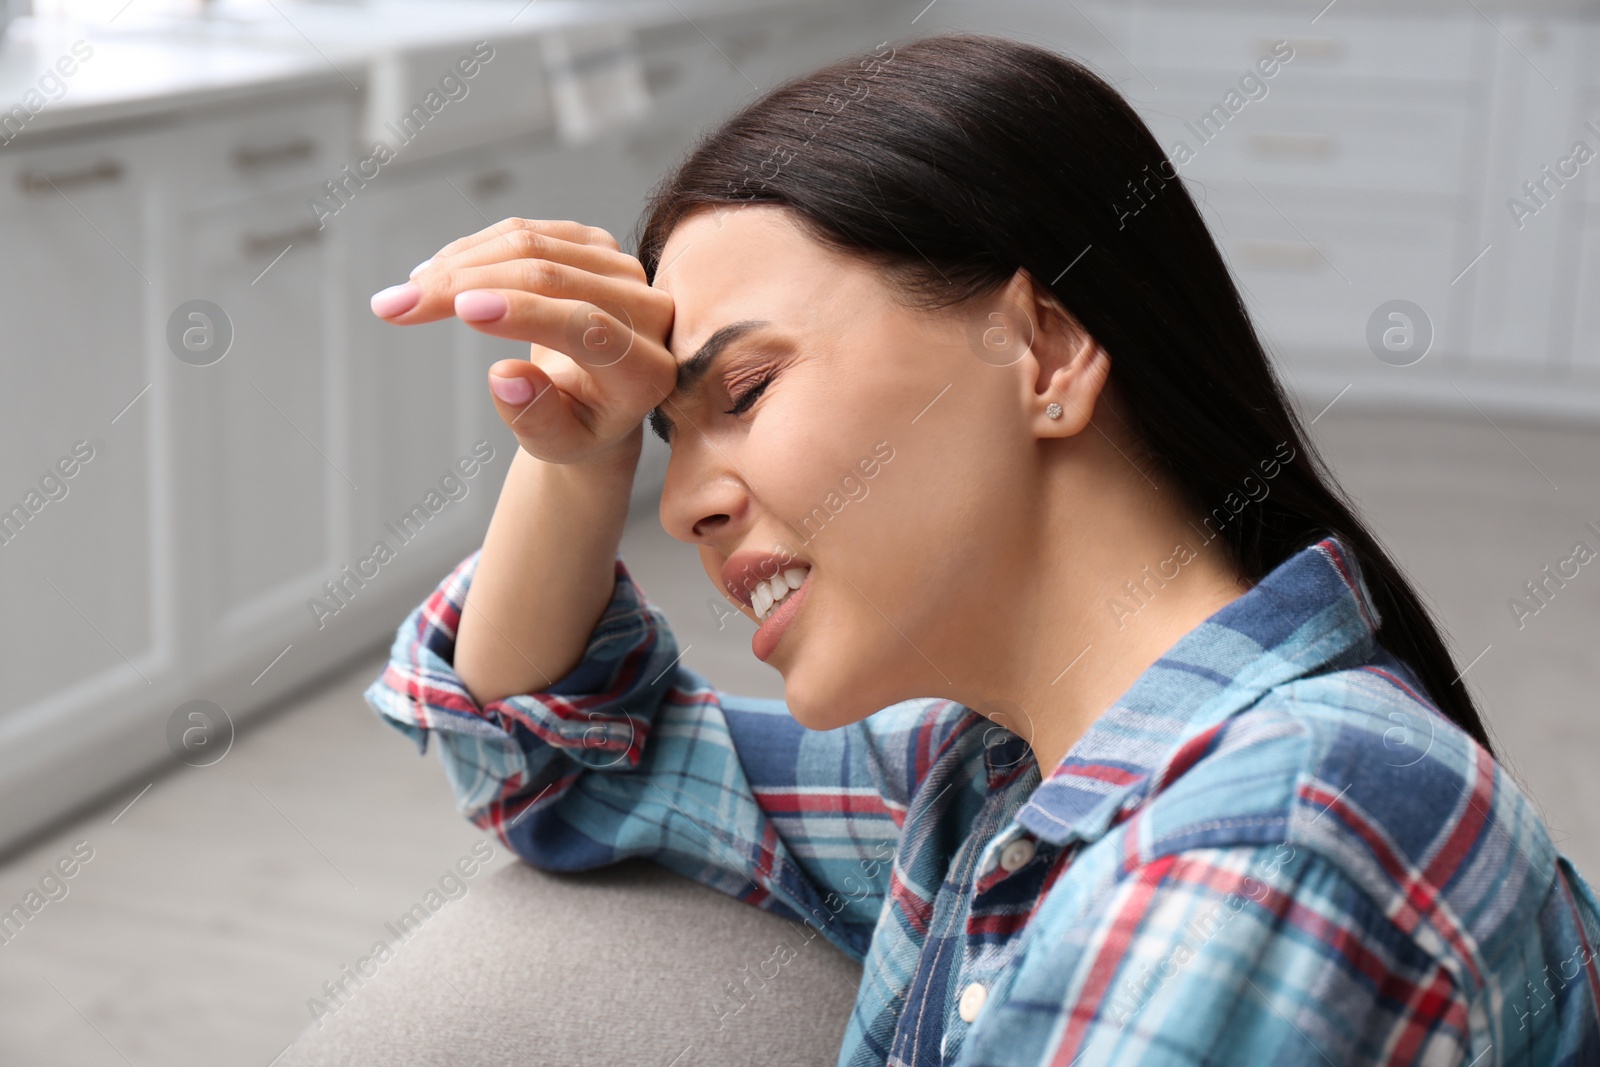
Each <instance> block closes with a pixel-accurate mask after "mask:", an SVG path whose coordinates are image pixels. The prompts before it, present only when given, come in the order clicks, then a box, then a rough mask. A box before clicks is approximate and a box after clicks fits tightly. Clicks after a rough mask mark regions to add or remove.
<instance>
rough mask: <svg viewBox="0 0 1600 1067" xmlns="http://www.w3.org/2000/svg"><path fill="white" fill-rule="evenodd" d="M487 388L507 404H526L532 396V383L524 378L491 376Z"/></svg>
mask: <svg viewBox="0 0 1600 1067" xmlns="http://www.w3.org/2000/svg"><path fill="white" fill-rule="evenodd" d="M489 388H490V389H492V390H493V391H494V395H495V396H497V397H499V398H500V399H501V400H504V401H505V402H506V403H507V404H526V403H527V402H528V398H529V397H531V396H533V383H532V382H530V381H528V379H526V378H502V377H500V375H498V374H491V375H489Z"/></svg>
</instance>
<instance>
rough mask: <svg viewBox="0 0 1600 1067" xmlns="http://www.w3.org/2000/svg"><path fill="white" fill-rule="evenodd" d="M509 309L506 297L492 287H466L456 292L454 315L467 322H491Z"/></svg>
mask: <svg viewBox="0 0 1600 1067" xmlns="http://www.w3.org/2000/svg"><path fill="white" fill-rule="evenodd" d="M510 310H511V305H510V304H508V303H506V298H505V297H503V296H501V295H500V294H499V293H497V292H495V291H493V290H492V289H468V290H467V291H466V292H464V293H457V294H456V315H457V317H459V318H463V319H466V320H467V321H468V322H492V321H493V320H495V319H498V318H499V317H500V316H502V315H504V314H505V313H506V312H507V311H510Z"/></svg>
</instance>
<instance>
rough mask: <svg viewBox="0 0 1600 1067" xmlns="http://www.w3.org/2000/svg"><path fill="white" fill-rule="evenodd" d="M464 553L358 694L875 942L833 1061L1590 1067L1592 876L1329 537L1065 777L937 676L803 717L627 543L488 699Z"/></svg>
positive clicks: (461, 749) (604, 859) (1596, 917)
mask: <svg viewBox="0 0 1600 1067" xmlns="http://www.w3.org/2000/svg"><path fill="white" fill-rule="evenodd" d="M476 563H477V556H476V554H474V555H473V556H470V557H468V558H467V559H466V560H465V561H463V562H462V563H461V565H460V566H459V567H457V568H456V570H455V571H454V572H453V573H452V574H450V575H449V577H448V578H446V580H445V581H444V582H443V583H442V584H441V586H440V587H439V589H438V590H437V591H436V592H435V593H434V594H433V595H432V596H431V597H429V598H428V600H427V601H426V602H425V603H424V604H422V605H421V606H420V607H419V608H418V609H417V610H416V611H415V612H413V613H412V614H411V615H410V616H409V617H408V618H407V619H406V620H405V622H404V624H403V625H402V626H401V627H400V630H399V633H398V635H397V637H396V640H395V642H394V646H393V649H392V659H391V662H390V664H389V665H388V667H387V668H386V670H385V671H384V673H383V674H382V676H381V677H380V678H379V679H378V680H377V681H376V682H374V683H373V685H372V686H371V687H370V688H369V689H368V690H367V693H366V696H367V699H368V701H369V702H370V703H371V704H372V705H373V707H374V708H376V709H377V711H379V712H380V713H381V714H382V715H383V716H384V717H385V718H386V721H389V722H391V723H392V724H393V725H395V726H396V727H397V728H399V729H400V730H402V731H404V732H405V733H407V734H408V735H410V736H411V737H412V738H413V739H414V740H415V741H416V743H417V744H418V746H419V748H421V749H424V750H425V749H426V746H427V738H428V736H429V733H430V732H432V733H434V734H436V735H437V737H438V740H439V742H440V744H441V747H442V754H443V757H444V765H445V768H446V771H447V773H448V776H449V778H450V781H451V784H452V786H453V788H454V790H455V792H456V795H457V798H458V801H459V804H460V807H461V809H462V810H463V811H464V812H465V813H466V814H467V815H468V816H469V817H470V818H471V819H472V820H473V821H474V822H475V823H476V824H477V825H479V826H480V827H483V828H484V829H485V830H489V831H493V832H494V833H496V834H497V835H498V836H499V837H500V838H501V839H502V840H503V841H504V842H505V843H506V844H507V846H508V847H510V848H511V849H513V850H514V851H516V852H517V853H518V854H520V855H521V856H522V857H524V858H525V859H526V860H527V861H528V862H530V863H532V864H534V865H535V866H538V867H541V868H545V869H551V870H580V869H585V868H592V867H598V866H602V865H605V864H609V863H612V862H614V861H616V860H618V859H620V858H622V857H625V856H646V857H649V858H651V859H652V860H653V861H655V862H657V863H659V864H661V865H663V866H665V867H668V868H670V869H672V870H675V871H677V872H679V873H681V874H683V875H686V876H688V877H690V878H692V879H694V880H696V881H698V882H700V883H702V884H704V885H707V886H710V887H712V888H714V889H716V890H719V891H721V892H724V893H728V894H731V895H733V896H735V897H737V898H739V899H741V900H744V901H747V902H749V903H751V904H753V905H755V906H757V907H759V908H762V909H765V910H767V911H770V912H773V913H775V914H778V915H781V916H784V917H787V918H789V919H791V920H795V921H797V922H801V923H804V924H805V925H804V926H803V927H798V926H797V927H794V928H793V929H794V931H795V933H796V934H797V935H803V936H804V937H805V938H806V939H809V938H812V937H815V936H817V935H818V934H820V935H821V936H822V937H824V938H826V939H827V940H828V941H829V942H831V943H832V944H834V945H836V946H837V947H838V948H840V949H842V950H843V951H844V952H845V953H847V954H848V955H850V956H851V957H852V958H854V959H856V960H858V961H861V962H863V964H864V968H863V975H862V983H861V986H860V988H859V992H858V995H857V998H856V1002H855V1007H854V1010H853V1012H852V1014H851V1017H850V1019H849V1021H848V1025H847V1028H846V1031H845V1038H844V1043H843V1047H842V1048H841V1050H840V1052H839V1058H838V1063H839V1064H840V1065H848V1067H855V1065H865V1064H889V1065H922V1064H935V1063H955V1064H959V1065H962V1067H980V1065H982V1067H1033V1065H1044V1064H1053V1065H1060V1067H1067V1065H1080V1067H1088V1065H1091V1064H1102V1063H1133V1062H1137V1063H1141V1064H1201V1063H1205V1064H1220V1065H1234V1064H1275V1065H1277V1064H1308V1065H1317V1067H1321V1065H1323V1064H1327V1065H1329V1067H1332V1065H1344V1064H1353V1063H1384V1064H1462V1065H1467V1064H1470V1065H1473V1067H1487V1065H1489V1064H1500V1063H1518V1064H1539V1065H1541V1067H1542V1065H1546V1064H1568V1065H1580V1064H1581V1065H1592V1064H1600V1027H1597V1021H1596V1020H1597V1011H1596V1004H1597V1000H1600V961H1597V960H1596V959H1595V955H1596V953H1597V952H1600V904H1597V901H1596V899H1595V895H1594V893H1593V891H1592V890H1591V889H1590V887H1589V886H1588V885H1587V884H1586V883H1585V882H1584V881H1583V879H1582V878H1581V877H1580V876H1579V875H1578V874H1577V872H1576V871H1575V870H1574V869H1573V867H1572V865H1571V863H1570V861H1568V860H1567V858H1566V857H1565V856H1563V855H1562V854H1561V853H1560V852H1559V851H1558V850H1557V848H1556V846H1555V845H1554V844H1553V843H1552V841H1551V838H1550V835H1549V833H1548V832H1547V830H1546V828H1545V826H1544V825H1543V823H1542V822H1541V821H1540V819H1539V818H1538V816H1537V814H1536V813H1535V810H1534V807H1533V804H1532V802H1531V801H1530V800H1529V798H1528V797H1527V795H1525V794H1524V793H1523V792H1522V791H1521V790H1520V789H1519V788H1518V787H1517V786H1516V784H1515V783H1514V782H1513V781H1512V780H1511V778H1510V777H1509V776H1508V775H1507V774H1506V772H1505V771H1504V770H1503V769H1502V768H1501V767H1500V766H1499V765H1497V764H1496V763H1495V762H1494V761H1493V760H1492V759H1490V757H1489V756H1488V754H1487V753H1485V752H1484V751H1483V749H1482V748H1480V747H1478V746H1477V745H1476V744H1474V743H1473V742H1472V741H1471V740H1470V739H1469V738H1468V737H1467V736H1466V735H1465V734H1464V733H1463V732H1462V731H1461V730H1459V729H1457V728H1456V727H1455V726H1454V725H1452V724H1451V723H1450V722H1449V721H1448V720H1446V719H1445V718H1444V717H1443V716H1441V715H1440V714H1439V713H1438V711H1437V710H1435V709H1434V708H1433V707H1432V706H1431V705H1430V704H1429V703H1428V702H1427V700H1426V699H1425V698H1424V697H1423V696H1422V695H1421V688H1420V686H1419V684H1418V682H1417V680H1416V678H1415V676H1414V675H1413V674H1412V672H1411V671H1409V670H1408V669H1407V668H1406V667H1405V666H1404V665H1403V664H1402V663H1401V662H1399V661H1398V660H1397V659H1396V658H1395V657H1394V656H1392V655H1391V654H1389V653H1388V652H1387V651H1386V650H1385V649H1384V648H1383V647H1381V646H1379V645H1378V644H1377V643H1376V642H1375V640H1374V630H1375V627H1376V625H1377V617H1376V615H1375V612H1374V609H1373V605H1372V603H1371V600H1370V599H1369V595H1368V592H1367V589H1366V587H1365V585H1364V584H1363V581H1362V578H1361V575H1360V573H1359V571H1358V570H1357V567H1356V562H1355V559H1354V557H1353V556H1352V554H1351V552H1350V551H1349V548H1348V546H1347V545H1346V544H1345V543H1343V542H1342V541H1340V540H1339V539H1338V538H1335V537H1330V538H1328V539H1326V540H1323V541H1322V542H1320V543H1318V544H1315V545H1312V546H1309V547H1307V548H1305V549H1302V550H1301V551H1299V552H1297V553H1296V554H1294V555H1293V556H1291V557H1290V558H1289V559H1287V560H1285V561H1284V562H1283V563H1282V564H1281V565H1280V566H1278V567H1277V568H1275V569H1274V570H1273V571H1272V572H1271V573H1270V574H1269V575H1267V576H1266V578H1265V579H1263V580H1262V581H1261V582H1260V583H1259V584H1257V585H1256V586H1255V587H1254V588H1252V589H1251V590H1250V591H1249V592H1247V593H1245V594H1244V595H1243V596H1241V597H1239V598H1238V599H1237V600H1235V601H1234V602H1232V603H1230V604H1228V605H1227V606H1225V607H1224V608H1222V609H1221V610H1219V611H1218V612H1216V613H1215V614H1214V615H1212V616H1211V617H1210V618H1209V619H1208V620H1207V621H1206V622H1204V623H1202V624H1201V625H1200V626H1198V627H1196V628H1195V629H1194V630H1192V631H1190V632H1189V633H1188V634H1186V635H1185V636H1184V637H1183V638H1181V639H1180V640H1179V641H1178V642H1177V643H1176V644H1175V645H1173V646H1172V648H1171V649H1169V650H1168V651H1167V652H1166V654H1165V655H1163V656H1162V657H1161V658H1160V659H1159V660H1158V661H1157V662H1156V663H1155V664H1154V665H1152V666H1151V667H1150V668H1149V669H1148V670H1146V671H1145V672H1144V673H1143V674H1142V675H1141V676H1140V677H1139V678H1138V679H1137V680H1136V681H1135V682H1134V684H1133V685H1132V686H1131V687H1130V688H1129V689H1128V691H1127V692H1126V693H1124V694H1123V695H1122V697H1121V698H1120V699H1119V700H1118V701H1117V702H1116V703H1115V704H1114V705H1113V706H1112V707H1111V708H1110V709H1109V710H1108V711H1106V712H1105V713H1104V714H1102V715H1101V716H1100V717H1099V719H1097V720H1096V721H1095V723H1094V724H1093V725H1092V727H1091V728H1090V729H1089V730H1088V732H1087V733H1086V734H1085V735H1084V736H1083V737H1082V738H1081V739H1080V740H1079V741H1078V743H1077V744H1076V745H1074V746H1073V748H1072V749H1071V751H1070V752H1068V753H1067V755H1066V757H1065V758H1064V759H1063V760H1062V762H1061V763H1060V765H1059V766H1057V767H1056V768H1055V770H1054V771H1053V773H1052V774H1051V775H1050V777H1049V778H1048V780H1042V777H1041V772H1040V769H1039V766H1038V764H1037V763H1036V761H1035V760H1034V757H1033V754H1032V750H1031V748H1030V747H1029V746H1028V745H1027V744H1026V742H1025V741H1023V739H1022V738H1021V737H1019V736H1017V735H1016V734H1014V733H1011V732H1008V731H1007V730H1004V729H1002V728H1000V727H999V726H997V725H995V724H994V723H993V722H991V721H990V720H988V719H986V718H984V717H982V716H980V715H978V714H977V713H976V712H974V711H972V710H970V709H968V708H966V707H963V706H961V705H959V704H955V703H953V702H950V701H947V700H941V699H917V700H908V701H905V702H903V703H900V704H895V705H892V706H890V707H888V708H884V709H883V710H881V711H879V712H877V713H875V714H873V715H871V716H869V717H868V718H866V719H865V720H863V721H860V722H857V723H852V724H850V725H848V726H843V727H839V728H837V729H834V730H827V731H813V730H807V729H805V728H804V727H801V726H800V725H799V724H798V723H796V722H795V721H794V719H793V718H792V717H791V716H790V715H789V714H788V712H787V711H786V709H785V707H784V704H783V703H782V702H781V701H775V700H758V699H751V698H745V697H739V696H735V695H733V694H729V693H724V692H721V691H719V690H718V689H716V688H715V687H714V686H712V685H711V684H710V683H709V682H708V681H707V680H706V679H704V678H703V677H701V676H700V675H698V674H697V673H695V672H694V671H692V670H690V669H689V668H687V667H685V666H683V665H682V664H680V663H679V662H678V649H677V646H676V643H675V641H674V638H673V635H672V633H671V631H670V630H669V628H668V626H667V622H666V619H665V618H664V617H663V616H662V614H661V613H660V611H659V609H657V608H656V607H655V606H653V605H652V604H651V603H650V602H649V601H648V600H646V599H645V596H644V594H643V592H642V591H641V590H640V588H639V587H638V585H637V584H635V583H634V581H633V580H632V579H631V578H630V576H629V573H628V570H627V568H626V567H625V566H624V565H623V562H622V560H621V559H620V557H619V558H618V559H617V561H616V585H615V591H614V594H613V596H612V599H611V601H610V604H609V605H608V607H607V608H606V610H605V612H604V614H603V616H602V618H601V619H600V621H599V623H598V624H597V625H596V627H595V629H594V631H593V633H592V634H591V636H590V639H589V643H588V648H587V651H586V652H585V654H584V657H583V659H582V661H581V662H580V663H579V664H578V665H577V666H576V667H575V668H574V669H573V670H572V671H571V672H570V673H569V674H567V675H566V676H565V677H563V678H561V679H559V680H558V681H557V682H556V683H555V684H554V685H552V686H550V687H549V688H548V689H546V690H544V691H543V692H539V693H531V694H527V695H519V696H513V697H509V698H507V699H504V700H497V701H493V702H491V703H490V704H488V705H486V706H481V707H480V706H479V705H478V704H476V703H475V702H474V701H473V699H472V698H471V696H470V695H469V694H468V693H467V691H466V690H465V689H464V688H463V687H462V685H461V682H460V680H459V679H458V678H457V676H456V675H455V673H454V671H453V670H452V668H451V660H452V652H453V648H454V640H455V632H456V624H457V620H458V618H459V615H460V611H461V605H462V601H463V599H464V597H465V594H466V590H467V586H468V583H469V582H470V581H471V579H472V574H473V571H474V568H475V566H476ZM791 951H792V950H791ZM775 956H776V953H775ZM787 958H788V957H785V959H787ZM764 977H766V978H771V977H773V975H772V974H765V975H764ZM719 1014H725V1012H718V1011H717V1009H716V1008H715V1006H714V1005H708V1009H707V1013H706V1019H707V1024H708V1026H717V1025H721V1023H720V1021H719V1020H718V1019H717V1016H718V1015H719Z"/></svg>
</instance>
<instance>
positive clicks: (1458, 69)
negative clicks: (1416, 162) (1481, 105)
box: [1130, 5, 1492, 82]
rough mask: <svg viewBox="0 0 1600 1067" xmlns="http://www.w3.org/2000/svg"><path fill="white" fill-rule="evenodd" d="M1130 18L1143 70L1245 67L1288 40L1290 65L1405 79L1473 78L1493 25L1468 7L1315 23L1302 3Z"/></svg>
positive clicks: (1158, 10) (1142, 12) (1143, 13)
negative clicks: (1286, 10)
mask: <svg viewBox="0 0 1600 1067" xmlns="http://www.w3.org/2000/svg"><path fill="white" fill-rule="evenodd" d="M1475 19H1476V20H1477V21H1474V20H1475ZM1131 20H1132V43H1131V53H1130V54H1131V58H1132V59H1133V62H1134V63H1136V64H1138V66H1139V67H1140V68H1141V69H1152V70H1153V69H1179V70H1182V69H1203V70H1222V71H1232V72H1239V73H1242V72H1244V71H1245V70H1248V69H1250V68H1251V67H1253V66H1254V65H1255V62H1256V60H1258V59H1260V58H1261V57H1262V56H1265V55H1268V54H1269V53H1270V52H1271V51H1272V48H1273V45H1274V44H1275V43H1276V42H1278V41H1280V40H1286V41H1288V42H1289V43H1290V45H1292V46H1293V48H1294V58H1293V59H1291V60H1290V61H1289V63H1288V65H1287V67H1286V68H1285V69H1286V70H1290V71H1294V72H1295V73H1300V72H1312V71H1315V72H1320V73H1331V74H1338V75H1341V76H1343V77H1353V78H1383V79H1396V80H1402V81H1466V80H1472V79H1474V78H1475V77H1476V74H1475V70H1474V63H1473V52H1474V49H1475V48H1476V45H1477V40H1478V36H1479V34H1480V33H1481V32H1482V31H1483V30H1485V29H1488V27H1486V26H1483V25H1482V20H1481V19H1478V16H1477V15H1476V14H1475V13H1474V12H1472V11H1471V10H1470V9H1467V10H1466V13H1465V14H1464V15H1463V14H1459V13H1456V12H1449V13H1446V12H1440V13H1438V14H1436V15H1432V16H1429V17H1425V18H1391V17H1387V16H1385V17H1379V18H1370V17H1369V18H1354V17H1351V16H1350V15H1349V14H1348V13H1346V12H1335V13H1334V15H1333V16H1330V17H1329V18H1326V19H1322V20H1319V21H1318V22H1317V23H1316V25H1310V24H1309V20H1308V19H1306V18H1305V17H1304V16H1303V14H1302V13H1301V11H1299V10H1298V9H1297V10H1296V11H1295V12H1294V13H1292V14H1287V15H1285V14H1276V13H1273V12H1270V11H1266V10H1255V11H1248V12H1244V11H1241V12H1222V11H1216V10H1214V9H1212V8H1209V7H1208V8H1207V9H1206V10H1204V11H1195V10H1188V9H1175V8H1168V7H1151V6H1143V5H1141V6H1140V7H1139V8H1138V9H1136V10H1135V11H1134V12H1133V14H1132V19H1131ZM1491 32H1492V31H1491ZM1156 80H1157V81H1158V82H1159V81H1160V80H1161V79H1160V78H1157V79H1156Z"/></svg>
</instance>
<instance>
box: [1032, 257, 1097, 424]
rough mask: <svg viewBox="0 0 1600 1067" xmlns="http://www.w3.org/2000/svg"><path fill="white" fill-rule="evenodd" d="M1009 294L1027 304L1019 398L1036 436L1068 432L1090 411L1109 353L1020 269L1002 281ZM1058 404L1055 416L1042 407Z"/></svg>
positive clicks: (1084, 420) (1084, 421) (1090, 414)
mask: <svg viewBox="0 0 1600 1067" xmlns="http://www.w3.org/2000/svg"><path fill="white" fill-rule="evenodd" d="M1008 290H1009V295H1012V296H1013V298H1014V299H1017V300H1018V301H1020V302H1022V303H1023V304H1025V305H1026V307H1027V314H1028V317H1029V319H1030V320H1031V322H1032V324H1033V344H1032V345H1031V346H1030V347H1029V350H1028V354H1027V356H1026V357H1025V358H1023V359H1022V360H1020V361H1019V366H1021V367H1023V368H1024V369H1025V370H1026V371H1027V375H1026V377H1027V381H1026V385H1027V393H1026V395H1025V397H1024V401H1025V403H1026V404H1027V407H1028V414H1029V418H1030V421H1031V423H1032V425H1033V427H1034V429H1035V431H1036V432H1037V433H1038V435H1039V436H1040V437H1071V436H1072V435H1073V434H1076V433H1081V432H1082V431H1083V430H1084V429H1085V428H1086V427H1088V425H1089V421H1090V420H1091V419H1092V418H1093V417H1094V409H1095V403H1096V402H1097V401H1098V400H1099V399H1100V396H1101V393H1102V392H1103V391H1104V390H1105V387H1106V382H1107V380H1108V379H1109V377H1110V374H1111V356H1110V355H1109V354H1108V353H1107V352H1106V350H1105V349H1104V348H1102V347H1100V343H1099V342H1098V341H1096V340H1095V339H1094V338H1093V337H1092V336H1090V334H1089V331H1088V330H1086V329H1084V328H1083V324H1082V323H1080V322H1078V320H1077V319H1076V318H1075V317H1074V316H1073V314H1072V313H1071V312H1070V311H1068V310H1067V309H1066V308H1065V307H1064V306H1062V304H1061V302H1060V301H1059V300H1058V299H1056V296H1055V294H1054V293H1052V292H1050V290H1049V289H1047V288H1045V287H1044V286H1042V285H1040V284H1039V283H1038V282H1037V281H1035V280H1034V279H1033V277H1032V276H1031V275H1029V274H1028V273H1027V272H1026V271H1024V270H1018V271H1017V276H1016V277H1015V278H1013V279H1012V281H1011V283H1010V284H1009V285H1008ZM1051 404H1059V405H1061V415H1060V417H1059V418H1054V419H1052V418H1050V416H1049V415H1048V413H1047V410H1048V409H1049V407H1050V405H1051Z"/></svg>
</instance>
